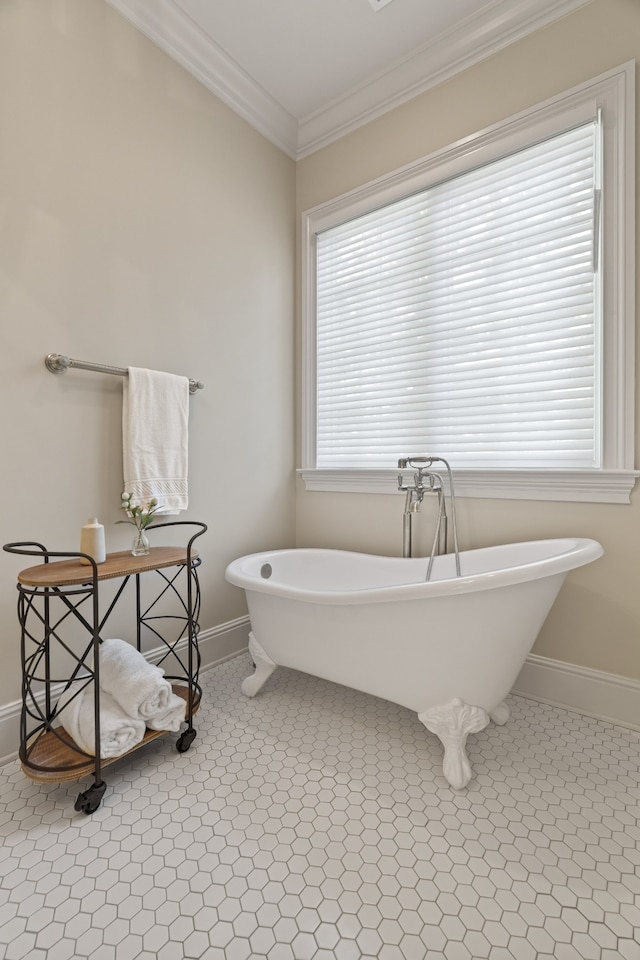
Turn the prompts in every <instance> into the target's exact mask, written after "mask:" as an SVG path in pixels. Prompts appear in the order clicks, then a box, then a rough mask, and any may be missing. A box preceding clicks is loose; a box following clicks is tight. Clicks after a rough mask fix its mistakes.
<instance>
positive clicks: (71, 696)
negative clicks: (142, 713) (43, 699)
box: [56, 678, 146, 760]
mask: <svg viewBox="0 0 640 960" xmlns="http://www.w3.org/2000/svg"><path fill="white" fill-rule="evenodd" d="M56 715H57V717H58V719H59V721H60V723H61V724H62V726H63V727H64V729H65V730H66V731H67V733H68V734H69V736H70V737H71V739H72V740H73V741H74V742H75V743H76V744H77V745H78V746H79V747H80V749H81V750H84V751H85V753H88V754H90V755H91V756H92V757H93V756H95V752H96V725H95V707H94V684H93V680H90V679H88V678H87V679H83V680H74V682H73V683H72V684H70V686H69V688H68V689H67V690H65V691H64V693H62V694H61V696H60V697H59V698H58V707H57V714H56ZM145 729H146V727H145V723H144V720H134V719H132V718H131V717H129V716H127V714H126V713H125V712H124V711H123V710H122V708H121V707H120V706H119V705H118V704H117V703H116V701H115V700H114V699H113V697H110V696H109V694H108V693H104V691H101V693H100V757H101V759H103V760H107V759H108V758H109V757H119V756H120V755H121V754H123V753H126V752H127V750H131V749H132V748H133V747H135V746H136V745H137V744H138V743H140V741H141V740H142V738H143V737H144V733H145Z"/></svg>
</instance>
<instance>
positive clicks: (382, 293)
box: [316, 121, 601, 469]
mask: <svg viewBox="0 0 640 960" xmlns="http://www.w3.org/2000/svg"><path fill="white" fill-rule="evenodd" d="M598 158H599V130H598V124H597V122H595V121H593V122H589V123H587V124H584V125H582V126H580V127H578V128H576V129H572V130H569V131H567V132H565V133H562V134H560V135H558V136H555V137H553V138H550V139H548V140H545V141H543V142H541V143H537V144H535V145H534V146H531V147H528V148H526V149H524V150H520V151H518V152H517V153H514V154H513V155H511V156H507V157H504V158H502V159H500V160H497V161H495V162H493V163H490V164H486V165H484V166H482V167H479V168H478V169H475V170H472V171H470V172H468V173H465V174H463V175H461V176H458V177H455V178H454V179H450V180H447V181H445V182H442V183H439V184H437V185H435V186H432V187H430V188H429V189H426V190H423V191H421V192H419V193H416V194H414V195H412V196H409V197H406V198H405V199H402V200H400V201H396V202H394V203H391V204H389V205H387V206H385V207H382V208H380V209H376V210H373V211H371V212H369V213H367V214H366V215H364V216H359V217H357V218H356V219H352V220H350V221H349V222H346V223H343V224H340V225H339V226H336V227H332V228H330V229H327V230H325V231H323V232H320V233H319V234H318V236H317V240H316V466H317V467H319V468H332V467H364V468H369V467H393V466H395V464H396V461H397V459H398V457H400V456H404V455H406V454H411V453H413V454H417V453H427V454H429V453H432V454H437V455H439V456H443V457H445V458H446V459H447V460H449V461H450V462H451V464H452V466H453V467H454V468H456V467H457V468H477V467H482V468H495V469H510V468H516V469H521V468H540V469H562V468H565V469H585V468H591V469H594V468H598V467H599V466H600V465H601V437H600V430H599V426H598V425H599V423H600V419H601V409H600V405H601V397H600V392H601V391H600V363H601V358H600V342H601V331H600V309H599V299H600V297H599V284H598V275H597V270H596V269H595V266H596V265H597V263H598V257H597V253H598V217H597V198H598V196H599V182H598V178H599V162H598Z"/></svg>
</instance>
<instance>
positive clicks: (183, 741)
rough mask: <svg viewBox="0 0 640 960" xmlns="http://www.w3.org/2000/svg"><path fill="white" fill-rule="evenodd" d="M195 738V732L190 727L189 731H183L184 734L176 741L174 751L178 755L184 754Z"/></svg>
mask: <svg viewBox="0 0 640 960" xmlns="http://www.w3.org/2000/svg"><path fill="white" fill-rule="evenodd" d="M195 737H196V731H195V730H194V729H193V727H191V728H190V729H189V730H185V731H184V733H181V734H180V736H179V737H178V739H177V740H176V750H177V751H178V753H186V752H187V750H188V749H189V747H190V746H191V744H192V743H193V741H194V740H195Z"/></svg>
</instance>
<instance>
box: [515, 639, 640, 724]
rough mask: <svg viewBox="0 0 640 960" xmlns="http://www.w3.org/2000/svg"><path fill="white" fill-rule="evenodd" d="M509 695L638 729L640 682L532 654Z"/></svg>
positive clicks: (639, 722)
mask: <svg viewBox="0 0 640 960" xmlns="http://www.w3.org/2000/svg"><path fill="white" fill-rule="evenodd" d="M512 692H513V693H515V694H520V695H521V696H523V697H529V698H531V699H532V700H540V701H542V702H543V703H550V704H552V705H553V706H556V707H564V708H565V709H568V710H575V711H576V712H577V713H582V714H584V715H585V716H588V717H595V719H597V720H606V721H608V722H609V723H615V724H619V725H620V726H623V727H630V728H631V729H632V730H640V680H632V679H630V678H628V677H621V676H618V675H617V674H615V673H605V672H604V671H602V670H590V669H588V668H587V667H579V666H577V665H576V664H573V663H563V662H562V661H560V660H551V659H549V658H547V657H538V656H536V655H535V654H531V655H530V656H528V657H527V659H526V662H525V665H524V666H523V668H522V670H521V671H520V674H519V676H518V679H517V680H516V682H515V684H514V685H513V691H512Z"/></svg>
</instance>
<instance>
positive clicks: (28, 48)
mask: <svg viewBox="0 0 640 960" xmlns="http://www.w3.org/2000/svg"><path fill="white" fill-rule="evenodd" d="M294 205H295V164H294V163H293V161H291V160H290V159H289V158H287V157H286V156H285V155H284V154H283V153H281V152H280V151H279V150H277V149H276V148H275V147H273V146H271V145H270V144H269V143H268V142H267V141H265V140H264V139H263V138H262V137H261V136H260V135H259V134H257V133H256V132H255V131H254V130H253V129H252V128H251V127H249V126H248V125H247V124H246V123H245V122H244V121H243V120H241V119H240V118H239V117H237V116H236V115H235V114H234V113H232V112H231V111H230V110H229V109H227V108H226V107H225V106H223V105H222V104H221V103H220V101H218V100H217V99H216V98H215V97H214V96H213V95H212V94H211V93H209V92H208V91H207V90H206V89H205V88H204V87H203V86H201V85H200V84H199V83H198V82H197V81H196V80H195V79H193V78H192V77H191V76H189V75H188V74H187V73H186V72H185V71H184V70H183V69H182V68H181V67H179V66H178V65H177V64H175V63H174V62H173V61H172V60H171V59H169V58H168V57H167V56H166V55H165V54H164V53H162V52H161V51H160V50H159V49H158V48H157V47H155V46H154V45H153V44H152V43H151V42H150V41H148V40H147V39H146V38H144V37H143V36H142V35H141V34H140V33H138V32H137V31H136V30H134V28H133V27H132V26H130V25H129V24H128V23H127V22H126V21H125V20H124V19H123V18H122V17H120V16H119V15H118V14H117V13H115V12H114V10H113V9H112V8H111V7H109V6H108V5H107V4H106V3H104V2H103V0H3V2H2V3H1V4H0V337H1V344H2V348H1V357H2V376H1V377H0V418H1V419H0V436H1V439H2V453H3V456H2V472H1V475H0V491H1V494H0V499H1V502H2V508H1V509H2V524H1V534H0V538H1V542H2V543H6V542H8V541H12V540H39V541H42V542H44V543H45V544H46V545H48V546H49V548H50V549H60V550H68V549H71V550H74V549H78V547H79V531H80V527H81V526H82V524H83V523H85V522H86V520H87V518H88V517H90V516H92V515H94V514H97V515H98V516H99V517H100V519H101V520H102V522H103V523H104V524H105V528H106V535H107V545H108V549H111V550H117V549H126V548H127V547H128V546H129V545H130V542H131V536H132V529H133V528H131V527H128V526H114V522H115V521H116V520H117V519H119V518H120V517H121V516H122V513H121V511H120V506H119V505H120V493H121V489H122V482H123V481H122V452H121V451H122V448H121V426H120V422H121V421H120V417H121V395H122V381H121V379H120V378H117V377H109V376H103V375H98V374H95V373H87V372H82V371H71V372H68V373H66V374H64V375H62V376H53V375H51V374H50V373H48V372H47V371H46V370H45V367H44V364H43V361H44V357H45V355H46V354H47V353H49V352H61V353H65V354H68V355H69V356H72V357H76V358H80V359H86V360H93V361H98V362H103V363H112V364H115V365H118V366H127V365H133V366H144V367H154V368H157V369H162V370H167V371H170V372H174V373H178V374H185V375H187V376H191V377H197V378H200V379H202V380H203V381H204V383H205V389H204V390H203V391H201V392H199V393H198V394H197V395H195V396H194V397H192V398H191V413H190V504H189V510H188V511H187V513H186V514H182V515H181V517H180V519H196V520H203V521H205V522H206V523H208V524H209V532H208V534H207V535H206V537H203V538H202V540H200V544H201V552H202V554H203V556H204V561H205V562H204V563H203V565H202V567H201V583H202V586H203V607H202V616H201V625H202V628H203V630H204V629H207V628H212V627H215V626H218V625H221V624H225V623H227V622H228V621H230V620H233V619H234V618H237V617H241V616H243V615H244V614H245V613H246V606H245V602H244V596H243V594H242V591H240V590H238V589H237V588H235V587H231V586H230V585H228V584H226V582H225V580H224V567H225V565H226V563H227V562H228V561H229V560H231V559H233V558H234V557H236V556H239V555H240V554H242V553H246V552H250V551H252V550H258V549H262V548H265V547H272V546H286V545H290V544H291V543H292V542H293V537H294V529H293V518H294V510H293V496H294V483H293V477H294V472H293V467H294V461H293V436H294V434H293V363H294V355H293V309H294V301H293V295H294V294H293V290H294V276H293V271H294V238H295V209H294ZM27 565H29V564H28V563H25V562H24V561H23V562H22V563H21V562H20V560H19V559H18V558H16V557H13V556H9V555H8V554H6V553H0V623H1V625H2V632H1V635H0V651H1V657H2V665H1V668H0V708H1V707H2V706H3V705H7V704H11V703H13V702H15V701H16V700H17V699H18V698H19V695H20V687H19V631H18V625H17V619H16V609H15V604H16V589H15V578H16V573H17V572H18V570H19V569H21V568H22V567H24V566H27ZM0 752H1V751H0Z"/></svg>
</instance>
